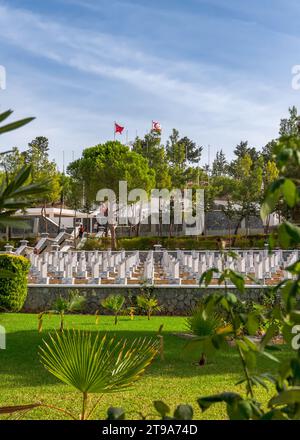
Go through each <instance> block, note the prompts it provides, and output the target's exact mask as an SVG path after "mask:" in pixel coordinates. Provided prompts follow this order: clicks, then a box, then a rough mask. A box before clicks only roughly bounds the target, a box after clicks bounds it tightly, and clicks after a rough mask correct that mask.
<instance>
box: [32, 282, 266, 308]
mask: <svg viewBox="0 0 300 440" xmlns="http://www.w3.org/2000/svg"><path fill="white" fill-rule="evenodd" d="M76 289H77V290H78V291H79V292H80V294H81V295H84V296H85V297H86V299H87V302H86V306H85V309H84V310H83V313H95V311H96V310H97V309H98V308H99V303H100V300H101V299H103V298H105V297H107V296H108V295H110V294H121V295H124V296H125V297H126V303H127V305H129V304H130V297H131V299H132V300H133V301H134V297H135V296H136V295H139V294H140V293H141V288H140V287H129V286H124V287H123V286H122V287H109V288H108V287H106V286H105V285H103V286H87V285H85V286H76ZM230 290H231V291H234V290H235V289H234V288H232V289H230ZM70 291H74V286H73V287H71V286H61V285H60V286H57V285H50V286H49V285H48V286H41V285H38V286H33V285H31V286H29V287H28V296H27V299H26V302H25V305H24V308H23V312H33V313H37V312H41V311H44V310H47V309H50V308H51V306H52V304H53V302H54V300H55V299H56V298H58V297H59V296H62V297H65V298H67V297H68V295H69V293H70ZM152 291H153V294H154V295H155V296H156V297H157V298H158V301H159V304H160V305H161V306H162V307H163V308H162V311H161V312H160V314H162V315H187V314H189V312H190V310H191V309H192V308H193V307H194V306H195V305H196V304H197V302H198V301H199V299H200V298H201V297H203V296H204V295H207V294H212V293H213V292H216V291H218V292H220V291H221V292H224V289H223V288H219V287H208V288H205V287H201V288H200V287H198V286H195V287H174V286H167V287H155V288H154V289H153V290H152ZM264 291H265V288H263V287H253V286H252V287H246V293H245V295H243V298H249V299H250V298H251V299H257V300H259V299H260V298H262V296H263V295H264ZM101 313H105V310H103V309H101Z"/></svg>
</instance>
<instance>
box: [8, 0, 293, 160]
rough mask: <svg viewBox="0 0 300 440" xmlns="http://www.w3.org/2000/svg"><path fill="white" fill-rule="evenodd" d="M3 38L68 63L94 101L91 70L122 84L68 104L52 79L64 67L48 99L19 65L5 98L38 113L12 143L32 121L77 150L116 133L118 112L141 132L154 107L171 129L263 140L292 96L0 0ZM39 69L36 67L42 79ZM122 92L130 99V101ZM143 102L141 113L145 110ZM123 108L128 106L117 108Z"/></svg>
mask: <svg viewBox="0 0 300 440" xmlns="http://www.w3.org/2000/svg"><path fill="white" fill-rule="evenodd" d="M0 39H1V40H2V43H3V42H6V43H8V44H13V45H15V46H16V47H17V48H19V49H22V50H24V52H26V53H29V54H31V55H34V56H35V57H37V58H38V59H39V60H43V59H44V60H45V62H46V61H47V62H49V61H50V62H52V63H54V65H55V64H56V65H57V66H60V67H61V68H68V69H70V78H71V79H72V75H73V74H74V76H75V73H76V75H79V76H80V75H82V80H81V81H80V85H79V84H78V83H76V82H75V83H74V87H76V86H77V87H81V88H82V89H83V90H86V92H87V94H88V96H91V101H90V104H91V106H92V107H94V106H95V103H94V101H93V100H92V94H91V90H92V86H91V85H90V81H92V80H93V79H94V78H98V77H99V78H101V79H103V78H104V80H105V82H106V83H107V87H111V88H112V85H111V83H113V82H116V83H118V84H119V87H120V89H121V92H122V93H121V94H120V96H112V99H111V101H112V102H111V103H110V108H109V109H108V108H103V107H99V108H98V112H99V113H98V114H95V111H93V110H91V109H90V108H89V104H88V100H87V102H85V103H84V105H75V104H74V102H73V101H72V103H71V104H70V103H69V102H68V93H70V91H69V90H68V87H66V88H65V89H64V94H63V96H60V94H59V93H56V92H55V81H57V82H58V83H59V82H62V80H61V78H60V76H59V75H60V74H59V73H57V77H55V78H52V82H53V86H54V89H52V90H51V91H50V90H49V98H50V99H49V102H45V97H47V95H46V94H45V87H44V88H43V87H41V90H38V88H35V89H34V90H32V89H29V88H27V89H26V90H24V89H22V86H21V78H22V76H23V75H24V72H21V71H20V72H19V76H20V78H19V80H17V79H16V80H15V90H11V91H10V92H8V94H7V98H8V97H9V98H10V99H11V100H12V102H11V104H10V106H18V107H19V106H20V107H22V108H24V107H25V108H26V111H27V113H28V112H30V113H34V114H36V115H37V116H38V120H37V122H35V123H34V124H35V126H34V125H32V128H29V127H28V128H26V129H24V130H23V131H22V134H21V133H17V132H16V134H13V135H10V136H11V137H10V139H13V140H14V143H16V142H17V141H20V139H22V137H23V136H25V135H26V136H27V137H28V136H33V134H34V133H36V130H37V129H36V128H34V127H38V129H39V131H40V133H39V134H42V132H44V133H45V134H48V135H49V136H50V137H51V139H52V140H53V143H54V144H55V145H56V146H57V147H56V148H57V149H58V150H59V148H60V149H61V147H62V145H64V147H66V148H69V149H71V148H72V149H74V150H77V151H78V149H79V147H83V146H88V145H90V142H97V141H99V140H100V139H99V140H96V139H97V133H98V132H99V131H101V133H102V136H101V138H102V139H101V140H104V139H103V137H104V138H105V136H108V137H111V127H110V125H111V121H113V120H114V118H115V117H118V118H119V117H120V118H122V120H125V121H126V122H127V126H128V127H129V128H131V129H132V130H135V128H138V129H139V134H142V130H143V129H146V128H147V124H148V118H150V117H151V116H150V114H152V117H153V118H158V119H161V120H162V123H163V125H164V127H165V128H166V129H167V130H171V128H172V127H175V126H176V127H179V128H180V129H181V130H182V131H183V132H184V133H185V134H187V135H189V136H191V137H194V138H195V140H197V141H199V142H200V143H204V144H208V143H211V144H214V145H216V147H217V148H223V149H225V150H227V152H229V149H232V148H233V146H234V145H235V144H236V143H238V142H239V141H240V139H241V138H247V139H249V140H250V142H252V143H253V144H254V145H259V146H261V145H262V144H263V143H265V142H267V141H268V139H270V138H271V137H272V136H276V134H277V133H276V124H278V121H279V118H280V117H281V116H282V112H283V111H284V110H285V109H286V108H287V106H288V104H289V102H288V99H289V97H290V95H289V94H287V93H285V94H284V93H277V94H275V90H274V88H273V87H272V86H271V84H270V85H267V86H266V85H265V84H264V82H258V81H257V80H254V79H252V80H251V75H249V74H247V72H246V73H245V75H244V76H243V75H241V74H240V73H237V72H231V71H226V70H224V69H223V68H221V67H217V66H210V65H208V64H204V63H200V62H199V63H195V62H190V61H185V60H184V59H180V60H176V59H175V60H173V59H164V58H160V57H159V56H158V55H153V54H151V53H146V52H145V51H143V50H142V48H141V47H139V46H137V45H136V44H135V43H134V42H133V41H131V40H129V39H127V40H126V39H121V38H120V37H117V36H114V35H110V34H106V33H103V32H95V31H87V30H86V29H80V28H74V27H72V26H70V25H66V23H58V22H53V21H51V20H49V19H46V18H44V17H41V16H39V15H37V14H34V13H31V12H28V11H25V10H16V9H13V8H11V7H8V6H1V5H0ZM0 62H1V63H2V61H1V60H0ZM2 64H3V63H2ZM15 66H18V63H17V61H15ZM31 69H32V70H33V71H34V68H33V67H32V68H31ZM288 70H289V71H290V68H288ZM29 72H30V68H28V69H27V74H29ZM72 72H73V73H72ZM25 73H26V72H25ZM216 73H218V76H217V75H216ZM15 75H16V74H15ZM55 75H56V74H55ZM42 77H43V75H42V74H39V79H38V80H39V83H40V84H42V83H43V78H42ZM74 81H75V80H74ZM130 94H131V96H129V95H130ZM95 95H96V96H97V93H96V92H95ZM287 95H289V96H287ZM7 98H6V99H7ZM124 100H129V102H128V104H126V102H123V101H124ZM141 102H142V103H143V105H144V110H143V112H144V114H141V109H140V107H141ZM290 104H292V103H290ZM114 105H115V108H114ZM120 108H121V109H124V110H123V111H124V113H122V114H120ZM135 108H138V109H139V110H138V112H137V111H136V112H135ZM125 109H126V113H125ZM154 112H155V114H154ZM44 133H43V134H44Z"/></svg>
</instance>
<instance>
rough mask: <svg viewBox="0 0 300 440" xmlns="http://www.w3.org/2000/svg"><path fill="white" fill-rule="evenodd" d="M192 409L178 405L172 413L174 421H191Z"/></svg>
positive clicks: (188, 406)
mask: <svg viewBox="0 0 300 440" xmlns="http://www.w3.org/2000/svg"><path fill="white" fill-rule="evenodd" d="M193 415H194V412H193V408H192V407H191V406H190V405H178V406H177V408H176V409H175V412H174V419H175V420H192V419H193Z"/></svg>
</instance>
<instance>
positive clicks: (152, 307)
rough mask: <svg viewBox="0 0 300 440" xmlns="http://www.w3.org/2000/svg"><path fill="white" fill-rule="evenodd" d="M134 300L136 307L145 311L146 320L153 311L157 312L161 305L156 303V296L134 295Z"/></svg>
mask: <svg viewBox="0 0 300 440" xmlns="http://www.w3.org/2000/svg"><path fill="white" fill-rule="evenodd" d="M136 302H137V305H138V307H139V308H140V309H142V310H143V311H144V312H146V314H147V317H148V320H150V317H151V315H152V314H153V312H159V311H160V310H161V306H160V305H159V304H158V300H157V298H155V297H153V296H146V295H138V296H137V297H136Z"/></svg>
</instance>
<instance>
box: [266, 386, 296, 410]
mask: <svg viewBox="0 0 300 440" xmlns="http://www.w3.org/2000/svg"><path fill="white" fill-rule="evenodd" d="M299 403H300V387H292V388H289V389H287V390H284V391H282V392H281V393H279V394H278V395H277V396H274V397H273V398H272V399H271V400H270V401H269V403H268V407H269V408H271V407H272V406H279V405H294V404H299Z"/></svg>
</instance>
